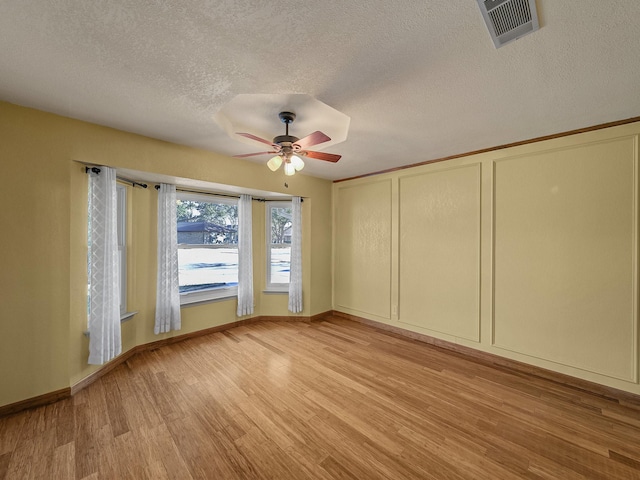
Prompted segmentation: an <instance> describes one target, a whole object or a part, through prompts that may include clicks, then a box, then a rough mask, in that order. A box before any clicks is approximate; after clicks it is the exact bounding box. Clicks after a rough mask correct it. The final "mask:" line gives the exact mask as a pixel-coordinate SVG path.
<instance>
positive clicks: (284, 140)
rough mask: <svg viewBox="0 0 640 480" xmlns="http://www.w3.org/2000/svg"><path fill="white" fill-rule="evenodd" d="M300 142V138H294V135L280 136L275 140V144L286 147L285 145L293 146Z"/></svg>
mask: <svg viewBox="0 0 640 480" xmlns="http://www.w3.org/2000/svg"><path fill="white" fill-rule="evenodd" d="M298 140H300V139H299V138H298V137H294V136H293V135H278V136H277V137H275V138H274V139H273V143H275V144H276V145H280V146H284V144H287V143H288V144H293V143H296V142H297V141H298Z"/></svg>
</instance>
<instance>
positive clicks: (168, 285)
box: [153, 183, 181, 335]
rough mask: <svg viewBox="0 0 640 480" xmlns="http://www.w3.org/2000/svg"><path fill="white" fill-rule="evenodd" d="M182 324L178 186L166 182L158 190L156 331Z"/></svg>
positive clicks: (169, 329)
mask: <svg viewBox="0 0 640 480" xmlns="http://www.w3.org/2000/svg"><path fill="white" fill-rule="evenodd" d="M180 327H181V320H180V286H179V283H178V219H177V212H176V187H175V185H165V184H164V183H163V184H161V185H160V190H159V191H158V279H157V283H156V323H155V327H154V329H153V332H154V333H155V334H156V335H157V334H158V333H164V332H169V331H171V330H180Z"/></svg>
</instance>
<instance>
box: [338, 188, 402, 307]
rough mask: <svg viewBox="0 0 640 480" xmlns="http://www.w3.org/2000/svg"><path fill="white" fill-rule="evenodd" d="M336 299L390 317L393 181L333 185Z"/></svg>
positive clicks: (339, 302) (350, 305) (341, 305)
mask: <svg viewBox="0 0 640 480" xmlns="http://www.w3.org/2000/svg"><path fill="white" fill-rule="evenodd" d="M335 218H336V237H335V247H336V250H335V272H334V279H335V282H334V300H335V304H336V306H337V307H344V308H348V309H351V310H355V311H359V312H363V313H368V314H372V315H376V316H378V317H381V318H385V319H389V318H390V310H391V306H390V295H391V293H390V292H391V181H390V180H383V181H376V182H372V183H366V184H362V185H355V186H348V187H342V188H338V189H337V202H336V211H335Z"/></svg>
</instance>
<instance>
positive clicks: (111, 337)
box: [89, 167, 122, 365]
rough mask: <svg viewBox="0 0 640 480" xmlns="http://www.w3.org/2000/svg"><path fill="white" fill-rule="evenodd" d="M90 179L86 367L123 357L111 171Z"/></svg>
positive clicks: (115, 205)
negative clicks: (87, 359) (121, 355)
mask: <svg viewBox="0 0 640 480" xmlns="http://www.w3.org/2000/svg"><path fill="white" fill-rule="evenodd" d="M89 175H90V176H89V182H90V185H89V221H90V225H89V228H90V235H91V246H90V248H91V256H90V258H91V260H90V262H91V264H90V268H91V274H90V275H91V278H90V282H91V292H90V299H89V363H90V364H92V365H102V364H103V363H106V362H108V361H109V360H111V359H112V358H114V357H116V356H118V355H120V353H122V340H121V333H120V260H119V253H118V195H117V193H116V171H115V170H114V169H113V168H109V167H100V173H95V172H93V171H90V173H89Z"/></svg>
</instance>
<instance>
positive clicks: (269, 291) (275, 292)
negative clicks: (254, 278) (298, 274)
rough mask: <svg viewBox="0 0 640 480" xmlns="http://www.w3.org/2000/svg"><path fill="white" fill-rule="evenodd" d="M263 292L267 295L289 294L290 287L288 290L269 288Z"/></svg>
mask: <svg viewBox="0 0 640 480" xmlns="http://www.w3.org/2000/svg"><path fill="white" fill-rule="evenodd" d="M262 293H264V294H265V295H289V287H287V288H286V290H285V289H283V288H268V289H266V290H263V291H262Z"/></svg>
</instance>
